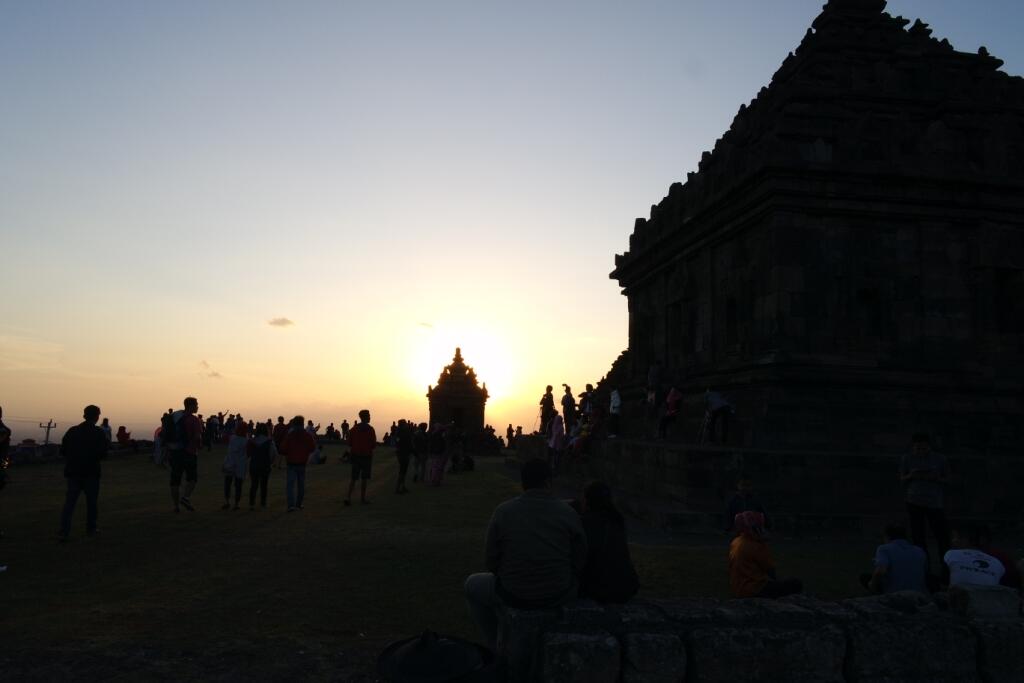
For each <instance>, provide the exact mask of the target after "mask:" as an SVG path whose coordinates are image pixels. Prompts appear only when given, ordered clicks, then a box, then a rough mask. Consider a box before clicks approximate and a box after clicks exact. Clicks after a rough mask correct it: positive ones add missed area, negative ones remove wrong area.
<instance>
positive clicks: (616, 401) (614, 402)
mask: <svg viewBox="0 0 1024 683" xmlns="http://www.w3.org/2000/svg"><path fill="white" fill-rule="evenodd" d="M621 413H622V395H621V394H619V390H618V389H612V394H611V402H610V403H609V405H608V438H609V439H614V438H615V437H617V436H618V435H619V415H620V414H621Z"/></svg>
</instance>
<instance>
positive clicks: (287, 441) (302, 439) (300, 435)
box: [280, 415, 316, 512]
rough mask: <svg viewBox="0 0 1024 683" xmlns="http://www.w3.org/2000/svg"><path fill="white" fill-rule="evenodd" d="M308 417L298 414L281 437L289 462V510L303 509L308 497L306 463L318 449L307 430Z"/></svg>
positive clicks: (286, 488) (284, 454) (282, 450)
mask: <svg viewBox="0 0 1024 683" xmlns="http://www.w3.org/2000/svg"><path fill="white" fill-rule="evenodd" d="M305 422H306V418H304V417H303V416H302V415H296V416H295V417H293V418H292V421H291V423H290V424H289V425H288V432H287V433H286V434H285V435H284V438H283V439H281V448H280V451H281V455H283V456H284V459H285V460H286V461H287V462H288V480H287V484H286V485H285V494H286V495H287V497H288V512H295V511H296V510H301V509H302V501H303V500H304V499H305V497H306V463H308V462H309V456H310V455H312V454H313V451H315V450H316V440H315V439H314V438H313V436H312V435H311V434H310V433H309V432H307V431H306V430H305V427H304V425H305Z"/></svg>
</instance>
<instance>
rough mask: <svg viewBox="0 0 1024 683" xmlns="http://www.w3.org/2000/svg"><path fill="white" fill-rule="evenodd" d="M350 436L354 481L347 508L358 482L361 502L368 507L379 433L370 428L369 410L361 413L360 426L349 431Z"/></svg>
mask: <svg viewBox="0 0 1024 683" xmlns="http://www.w3.org/2000/svg"><path fill="white" fill-rule="evenodd" d="M348 436H349V451H351V453H352V456H351V458H352V481H350V482H349V485H348V495H347V496H346V497H345V501H344V502H345V506H346V507H348V506H349V505H351V504H352V492H353V491H354V490H355V488H356V481H357V480H358V481H359V482H360V501H361V502H362V504H363V505H366V504H368V503H369V502H370V501H369V500H367V499H366V485H367V484H368V483H369V481H370V476H371V473H372V466H373V449H374V448H376V447H377V432H375V431H374V429H373V427H371V426H370V411H369V410H360V411H359V424H357V425H354V426H353V427H352V428H351V429H350V430H349V432H348Z"/></svg>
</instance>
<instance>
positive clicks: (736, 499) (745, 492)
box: [725, 475, 772, 531]
mask: <svg viewBox="0 0 1024 683" xmlns="http://www.w3.org/2000/svg"><path fill="white" fill-rule="evenodd" d="M741 512H760V513H761V514H762V515H764V528H765V529H769V530H770V529H771V528H772V522H771V519H770V518H769V517H768V513H767V512H765V511H764V505H762V504H761V501H760V500H759V499H758V498H757V496H755V495H754V480H753V479H751V478H750V477H748V476H746V475H741V476H740V478H739V479H737V480H736V493H734V494H733V496H732V498H730V499H729V503H728V504H727V505H726V508H725V524H726V526H725V530H726V531H733V522H734V521H735V519H736V515H738V514H740V513H741Z"/></svg>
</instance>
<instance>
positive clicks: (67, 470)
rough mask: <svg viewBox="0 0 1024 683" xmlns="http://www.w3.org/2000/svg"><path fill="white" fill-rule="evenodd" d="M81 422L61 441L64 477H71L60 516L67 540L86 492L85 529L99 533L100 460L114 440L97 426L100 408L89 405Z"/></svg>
mask: <svg viewBox="0 0 1024 683" xmlns="http://www.w3.org/2000/svg"><path fill="white" fill-rule="evenodd" d="M83 417H84V418H85V419H84V421H83V422H82V423H81V424H77V425H75V426H74V427H71V428H70V429H68V431H67V432H66V433H65V434H64V438H63V439H62V440H61V445H60V451H61V455H62V456H64V460H65V465H64V477H65V478H66V479H67V480H68V490H67V495H66V497H65V499H64V510H63V512H62V514H61V516H60V540H61V541H66V540H67V539H68V536H69V534H70V533H71V515H72V514H73V513H74V511H75V505H76V504H77V503H78V496H79V495H80V494H82V493H84V494H85V505H86V517H85V532H86V534H88V535H89V536H93V535H95V534H96V532H97V528H96V518H97V516H98V508H99V504H98V500H99V495H100V460H102V459H103V458H105V457H106V456H107V449H108V448H109V447H110V442H109V441H108V440H107V436H106V434H104V433H103V430H102V429H100V428H99V427H97V426H96V423H97V422H98V421H99V419H100V409H99V407H97V406H93V405H89V406H86V407H85V410H84V411H83Z"/></svg>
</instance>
